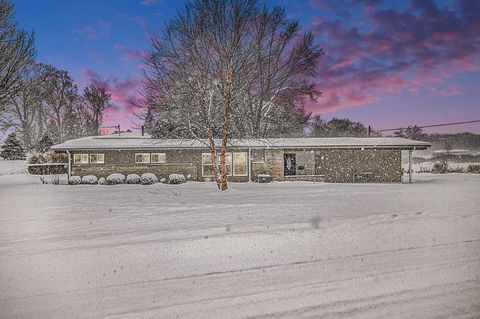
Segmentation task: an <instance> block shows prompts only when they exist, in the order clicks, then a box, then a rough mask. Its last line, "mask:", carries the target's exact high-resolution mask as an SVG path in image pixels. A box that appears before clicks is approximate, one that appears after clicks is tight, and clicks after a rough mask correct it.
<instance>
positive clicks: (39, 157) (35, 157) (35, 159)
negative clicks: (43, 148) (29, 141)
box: [27, 153, 47, 164]
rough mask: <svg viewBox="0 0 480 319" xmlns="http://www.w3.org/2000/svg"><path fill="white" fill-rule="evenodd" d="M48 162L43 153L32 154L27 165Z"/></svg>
mask: <svg viewBox="0 0 480 319" xmlns="http://www.w3.org/2000/svg"><path fill="white" fill-rule="evenodd" d="M46 161H47V159H46V158H45V156H44V155H43V154H41V153H32V154H31V155H30V156H28V158H27V163H28V164H43V163H45V162H46Z"/></svg>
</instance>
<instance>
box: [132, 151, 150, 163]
mask: <svg viewBox="0 0 480 319" xmlns="http://www.w3.org/2000/svg"><path fill="white" fill-rule="evenodd" d="M137 155H142V158H143V155H148V162H143V161H142V162H137ZM150 160H151V158H150V153H135V164H150Z"/></svg>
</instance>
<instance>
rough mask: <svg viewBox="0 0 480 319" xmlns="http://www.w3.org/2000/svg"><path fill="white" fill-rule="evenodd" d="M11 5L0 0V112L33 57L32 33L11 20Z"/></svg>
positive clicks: (17, 85) (6, 1) (16, 87)
mask: <svg viewBox="0 0 480 319" xmlns="http://www.w3.org/2000/svg"><path fill="white" fill-rule="evenodd" d="M12 18H13V5H12V4H11V2H10V1H8V0H0V112H2V111H3V110H4V107H5V103H6V102H7V100H8V99H9V98H10V97H11V96H13V95H14V94H15V93H16V92H17V91H18V89H19V84H20V83H19V82H20V78H21V74H22V73H23V72H24V70H25V69H26V68H27V67H28V65H29V64H31V63H32V62H33V60H34V58H35V55H36V52H35V48H34V34H33V33H30V34H29V33H27V32H26V31H24V30H21V29H18V27H17V26H16V24H15V23H14V22H13V21H12Z"/></svg>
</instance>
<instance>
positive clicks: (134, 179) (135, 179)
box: [127, 174, 141, 184]
mask: <svg viewBox="0 0 480 319" xmlns="http://www.w3.org/2000/svg"><path fill="white" fill-rule="evenodd" d="M140 182H141V180H140V176H138V175H137V174H128V175H127V184H140Z"/></svg>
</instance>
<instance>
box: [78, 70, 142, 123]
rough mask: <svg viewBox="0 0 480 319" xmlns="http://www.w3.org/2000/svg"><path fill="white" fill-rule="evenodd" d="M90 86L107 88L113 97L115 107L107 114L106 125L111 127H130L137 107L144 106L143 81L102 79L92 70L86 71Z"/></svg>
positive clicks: (111, 77) (137, 79) (114, 78)
mask: <svg viewBox="0 0 480 319" xmlns="http://www.w3.org/2000/svg"><path fill="white" fill-rule="evenodd" d="M84 73H85V76H86V77H87V78H88V82H87V83H88V84H93V85H96V86H99V87H102V88H105V89H106V90H107V91H108V92H109V93H110V94H111V95H112V105H113V107H112V108H110V109H108V110H107V112H106V114H105V123H107V124H110V125H116V124H119V123H120V124H121V125H122V127H130V126H131V125H132V120H133V119H134V117H135V114H134V112H135V110H136V105H143V97H142V95H141V91H142V88H143V86H142V79H141V78H135V79H131V78H127V79H120V78H118V77H116V76H110V77H108V78H102V77H101V76H100V75H98V74H97V73H95V72H94V71H92V70H89V69H87V70H85V71H84Z"/></svg>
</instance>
